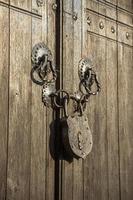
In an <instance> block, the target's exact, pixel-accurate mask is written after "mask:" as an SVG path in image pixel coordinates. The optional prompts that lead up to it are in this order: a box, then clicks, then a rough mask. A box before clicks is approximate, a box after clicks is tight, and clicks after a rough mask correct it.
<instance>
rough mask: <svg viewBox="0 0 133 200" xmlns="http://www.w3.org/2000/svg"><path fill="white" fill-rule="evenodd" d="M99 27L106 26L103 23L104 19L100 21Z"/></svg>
mask: <svg viewBox="0 0 133 200" xmlns="http://www.w3.org/2000/svg"><path fill="white" fill-rule="evenodd" d="M99 27H100V29H103V28H104V24H103V22H102V21H101V22H100V23H99Z"/></svg>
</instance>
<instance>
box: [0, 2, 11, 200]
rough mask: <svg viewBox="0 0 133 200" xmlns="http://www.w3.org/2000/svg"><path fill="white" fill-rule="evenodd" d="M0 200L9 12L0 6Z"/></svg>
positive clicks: (1, 196) (3, 174)
mask: <svg viewBox="0 0 133 200" xmlns="http://www.w3.org/2000/svg"><path fill="white" fill-rule="evenodd" d="M0 49H1V50H0V94H1V95H0V199H1V200H4V199H5V193H6V167H7V134H8V89H9V88H8V73H9V10H8V8H4V7H1V6H0Z"/></svg>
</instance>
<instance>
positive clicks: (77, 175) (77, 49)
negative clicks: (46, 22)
mask: <svg viewBox="0 0 133 200" xmlns="http://www.w3.org/2000/svg"><path fill="white" fill-rule="evenodd" d="M73 12H76V13H77V14H78V19H77V20H76V21H74V23H73V24H74V35H73V41H74V47H73V51H74V57H73V69H71V70H73V91H72V92H75V91H78V89H79V88H78V85H79V76H78V63H79V61H80V60H81V54H82V42H83V41H82V1H76V0H74V5H73ZM81 199H83V160H82V159H78V160H77V159H74V160H73V200H81Z"/></svg>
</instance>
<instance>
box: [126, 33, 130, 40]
mask: <svg viewBox="0 0 133 200" xmlns="http://www.w3.org/2000/svg"><path fill="white" fill-rule="evenodd" d="M129 37H130V35H129V33H128V32H126V38H127V40H129Z"/></svg>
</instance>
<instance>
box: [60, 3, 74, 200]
mask: <svg viewBox="0 0 133 200" xmlns="http://www.w3.org/2000/svg"><path fill="white" fill-rule="evenodd" d="M67 12H69V13H72V12H73V3H72V1H71V0H68V1H64V2H63V77H62V78H63V88H64V89H65V90H67V91H68V92H70V93H71V92H72V91H73V83H74V80H73V73H74V71H73V64H74V63H73V57H74V41H73V40H74V37H73V36H74V27H73V23H74V22H73V18H72V16H71V15H69V14H68V13H67ZM70 107H71V106H69V108H68V111H71V108H70ZM62 199H63V200H67V199H71V200H72V199H73V163H70V162H68V161H65V160H63V163H62Z"/></svg>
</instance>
